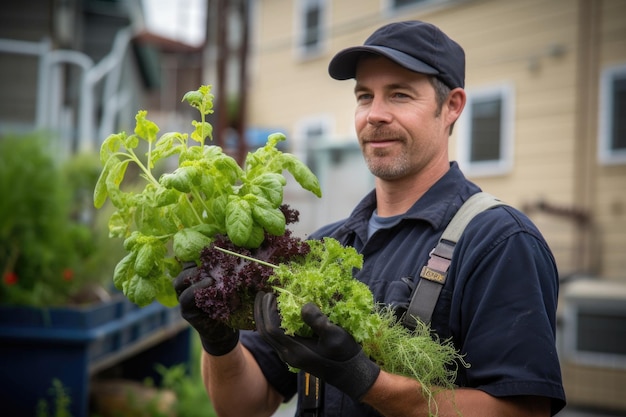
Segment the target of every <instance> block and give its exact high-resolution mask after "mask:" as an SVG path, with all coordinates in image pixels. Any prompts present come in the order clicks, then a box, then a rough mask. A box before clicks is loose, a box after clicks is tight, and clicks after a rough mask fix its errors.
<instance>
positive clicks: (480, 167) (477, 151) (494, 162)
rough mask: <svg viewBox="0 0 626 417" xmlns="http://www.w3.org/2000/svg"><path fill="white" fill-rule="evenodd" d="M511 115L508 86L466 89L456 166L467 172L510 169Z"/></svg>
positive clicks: (511, 147) (479, 173) (510, 95)
mask: <svg viewBox="0 0 626 417" xmlns="http://www.w3.org/2000/svg"><path fill="white" fill-rule="evenodd" d="M513 117H514V115H513V89H512V87H510V86H508V85H501V86H495V87H490V88H483V89H479V90H475V91H468V93H467V104H466V106H465V110H464V111H463V114H462V115H461V118H460V120H459V127H458V128H459V135H458V148H457V151H458V158H457V159H458V161H459V165H460V166H461V167H462V168H463V170H464V171H465V172H466V173H467V174H468V175H472V176H487V175H498V174H503V173H505V172H508V171H509V170H510V169H511V166H512V160H513V155H512V149H513Z"/></svg>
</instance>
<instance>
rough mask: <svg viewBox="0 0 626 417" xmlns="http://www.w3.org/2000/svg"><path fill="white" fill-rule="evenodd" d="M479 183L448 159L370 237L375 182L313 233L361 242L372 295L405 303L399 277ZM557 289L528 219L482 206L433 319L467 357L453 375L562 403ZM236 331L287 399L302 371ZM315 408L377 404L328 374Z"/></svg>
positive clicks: (327, 414)
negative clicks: (348, 210) (343, 214)
mask: <svg viewBox="0 0 626 417" xmlns="http://www.w3.org/2000/svg"><path fill="white" fill-rule="evenodd" d="M479 191H480V189H479V188H478V187H477V186H476V185H475V184H473V183H471V182H470V181H468V180H467V179H466V178H465V177H464V176H463V174H462V173H461V171H460V170H459V168H458V166H457V164H456V163H454V162H453V163H452V164H451V169H450V170H449V171H448V172H447V173H446V174H445V175H444V177H442V178H441V179H440V180H439V181H438V182H437V183H436V184H434V185H433V186H432V187H431V188H430V189H429V190H428V191H427V192H426V193H425V194H424V195H423V196H422V197H421V198H420V199H419V200H418V201H417V202H416V203H415V204H414V205H413V207H411V209H410V210H409V211H408V212H407V213H405V214H404V215H403V216H402V220H401V221H400V222H399V223H398V224H396V225H395V226H393V227H392V228H390V229H380V230H377V231H376V232H375V233H374V234H373V235H372V236H371V237H370V238H369V239H368V238H367V230H368V222H369V219H370V217H371V215H372V212H373V211H374V209H375V208H376V200H375V192H374V191H372V192H371V193H370V194H368V195H367V196H366V197H365V198H364V199H363V200H362V201H361V202H360V203H359V204H358V205H357V206H356V208H355V209H354V211H353V212H352V214H351V215H350V217H349V218H347V219H345V220H342V221H340V222H337V223H334V224H331V225H328V226H325V227H323V228H321V229H320V230H318V231H317V232H316V233H314V234H313V235H312V236H311V237H312V238H316V239H317V238H321V237H324V236H331V237H334V238H336V239H337V240H339V241H340V242H342V243H343V244H344V245H350V246H354V247H355V248H357V249H358V250H359V252H360V253H362V254H363V259H364V263H363V269H361V270H360V271H358V272H357V274H356V276H355V278H356V279H358V280H360V281H362V282H364V283H366V284H367V285H368V286H369V287H370V289H371V291H372V293H373V294H374V298H375V300H376V301H377V302H381V303H385V304H407V303H408V301H409V299H410V296H411V290H410V288H409V286H408V285H407V284H406V283H405V282H403V281H402V280H401V278H402V277H412V278H413V280H414V282H415V283H416V282H417V280H419V272H420V270H421V268H422V266H423V265H425V264H426V263H427V261H428V255H429V252H430V251H431V249H432V248H434V247H435V245H436V243H437V241H438V239H439V237H440V236H441V234H442V233H443V231H444V229H445V227H446V226H447V224H448V223H449V221H450V220H451V219H452V217H453V216H454V214H455V213H456V211H457V210H458V209H459V207H460V206H461V205H462V204H463V202H464V201H465V200H467V199H468V198H469V197H470V196H471V195H473V194H475V193H477V192H479ZM557 296H558V275H557V270H556V266H555V262H554V258H553V256H552V254H551V252H550V249H549V248H548V246H547V244H546V242H545V241H544V239H543V237H542V236H541V234H540V232H539V231H538V230H537V228H536V227H535V226H534V225H533V224H532V223H531V221H530V220H529V219H528V218H527V217H526V216H525V215H524V214H522V213H521V212H519V211H517V210H515V209H514V208H512V207H510V206H499V207H496V208H492V209H490V210H487V211H485V212H482V213H480V214H478V215H477V216H476V217H475V218H474V220H472V221H471V222H470V224H469V225H468V226H467V228H466V229H465V232H464V234H463V236H462V237H461V239H460V240H459V242H458V244H457V245H456V248H455V251H454V256H453V261H452V264H451V265H450V269H449V273H448V278H447V281H446V283H445V285H444V288H443V290H442V291H441V294H440V296H439V299H438V301H437V305H436V307H435V311H434V312H433V318H432V323H431V326H432V328H433V329H434V330H435V332H436V333H437V334H438V336H439V337H440V338H441V339H447V338H452V340H453V342H454V344H455V346H456V348H457V349H458V350H459V351H460V352H461V353H462V354H465V355H466V356H465V359H466V361H467V362H468V363H469V364H470V365H471V366H470V367H469V368H465V367H462V366H461V367H459V370H458V375H457V381H456V384H457V385H459V386H462V387H472V388H476V389H479V390H482V391H485V392H487V393H489V394H491V395H493V396H496V397H503V396H516V395H535V396H543V397H549V398H551V399H552V413H553V415H554V414H556V413H557V412H558V411H559V410H560V409H562V408H563V407H564V405H565V394H564V391H563V387H562V382H561V372H560V366H559V360H558V357H557V352H556V347H555V333H556V330H555V329H556V303H557ZM241 340H242V343H243V344H244V346H246V347H247V348H248V349H249V350H250V351H251V352H252V354H253V355H254V356H255V358H256V359H257V361H258V363H259V365H260V367H261V369H262V371H263V373H264V375H265V376H266V378H267V379H268V381H269V383H270V384H271V385H272V386H273V387H274V388H275V389H276V390H278V392H280V393H281V394H282V395H283V396H284V397H285V398H286V399H290V398H291V397H292V396H293V395H294V394H296V390H297V387H302V382H303V378H302V376H298V375H297V374H294V373H292V372H290V371H289V370H288V369H287V367H286V365H285V364H284V363H283V362H282V361H281V360H280V358H279V357H278V356H277V355H276V354H275V352H274V351H273V349H272V348H271V347H270V346H269V345H267V344H266V343H265V342H264V341H263V340H262V339H261V338H260V336H259V335H258V334H257V333H254V332H243V334H242V335H241ZM298 391H302V390H298ZM416 395H418V394H417V393H416ZM320 416H324V417H335V416H337V417H339V416H342V417H346V416H355V417H356V416H359V417H367V416H380V414H379V413H377V412H376V411H375V410H373V409H372V408H371V407H369V406H367V405H365V404H360V403H355V402H354V401H353V400H352V399H350V397H348V396H345V395H343V394H342V393H341V392H340V391H339V390H337V389H335V388H334V387H333V386H330V385H329V384H325V391H324V408H323V411H322V412H321V413H320Z"/></svg>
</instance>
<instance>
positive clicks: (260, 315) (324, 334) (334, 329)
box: [254, 292, 380, 401]
mask: <svg viewBox="0 0 626 417" xmlns="http://www.w3.org/2000/svg"><path fill="white" fill-rule="evenodd" d="M254 320H255V321H256V328H257V331H258V332H259V333H260V334H261V336H262V337H263V339H265V341H266V342H267V343H269V344H270V345H271V346H272V347H273V348H274V349H275V350H276V352H277V353H278V356H279V357H280V358H281V359H282V360H283V361H284V362H286V363H287V364H289V365H291V366H293V367H294V368H298V369H301V370H303V371H305V372H308V373H310V374H312V375H315V376H316V377H318V378H320V379H322V380H323V381H326V382H327V383H329V384H331V385H333V386H335V387H336V388H338V389H339V390H341V391H343V392H344V393H346V394H347V395H349V396H350V397H352V398H353V399H355V400H357V401H358V400H360V399H361V397H363V395H365V393H366V392H367V391H368V390H369V389H370V388H371V386H372V385H373V384H374V381H376V378H377V377H378V374H379V373H380V368H379V367H378V365H376V364H375V363H374V362H373V361H371V360H370V359H369V358H368V357H367V356H366V355H365V353H363V349H362V348H361V346H360V345H359V344H358V343H357V342H356V341H355V340H354V338H353V337H352V336H351V335H350V334H349V333H348V332H346V331H345V330H344V329H342V328H341V327H339V326H337V325H335V324H333V323H331V322H330V321H329V320H328V317H327V316H326V315H324V313H322V312H321V311H320V309H319V308H318V307H317V306H316V305H315V304H312V303H308V304H305V305H304V306H303V307H302V320H304V322H305V323H306V324H308V325H309V326H311V328H312V329H313V332H314V333H315V335H316V336H315V337H300V336H288V335H286V334H285V332H284V330H283V329H282V328H281V327H280V325H281V319H280V315H279V313H278V308H277V304H276V296H275V295H274V294H271V293H267V294H266V293H263V292H259V293H258V294H257V295H256V300H255V303H254Z"/></svg>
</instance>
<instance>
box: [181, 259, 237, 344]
mask: <svg viewBox="0 0 626 417" xmlns="http://www.w3.org/2000/svg"><path fill="white" fill-rule="evenodd" d="M197 273H198V268H197V267H196V264H195V263H193V262H188V263H185V265H184V267H183V270H182V271H181V273H180V274H178V276H177V277H176V279H175V280H174V289H175V290H176V295H177V296H178V302H179V303H180V312H181V315H182V316H183V318H184V319H185V320H187V322H188V323H189V324H190V325H191V326H192V327H193V328H194V329H196V331H197V332H198V334H199V335H200V341H201V342H202V347H203V348H204V350H205V351H206V352H207V353H209V354H211V355H213V356H222V355H225V354H227V353H228V352H230V351H231V350H233V349H234V348H235V346H237V342H239V330H236V329H232V328H230V327H228V326H227V325H225V324H224V323H222V322H219V321H216V320H213V319H211V318H209V316H208V315H207V314H206V313H205V312H204V311H202V310H201V309H200V308H198V306H196V299H195V294H194V293H195V290H196V289H198V288H206V287H209V286H211V285H213V278H211V277H207V278H205V279H203V280H202V281H200V282H197V283H195V284H192V280H191V277H193V276H194V275H195V274H197Z"/></svg>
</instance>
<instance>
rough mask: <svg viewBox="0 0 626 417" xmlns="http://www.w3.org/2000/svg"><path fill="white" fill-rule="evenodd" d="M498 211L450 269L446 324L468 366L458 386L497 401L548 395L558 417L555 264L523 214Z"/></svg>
mask: <svg viewBox="0 0 626 417" xmlns="http://www.w3.org/2000/svg"><path fill="white" fill-rule="evenodd" d="M494 211H497V214H495V215H494V214H493V213H492V214H491V215H487V213H483V216H484V217H483V221H479V222H477V224H475V225H474V226H473V227H471V229H470V227H468V229H467V230H466V232H469V233H467V236H471V237H470V238H468V239H466V241H465V242H463V240H461V241H459V245H458V248H457V249H458V251H457V252H458V253H457V252H455V254H454V257H455V258H456V259H457V263H456V264H453V265H451V269H450V276H451V277H456V278H455V279H456V280H457V282H456V285H454V287H453V288H454V290H453V292H452V294H451V297H450V302H451V306H450V311H451V314H450V318H449V320H450V321H449V325H450V328H451V330H452V333H453V336H454V338H455V339H456V340H457V342H458V348H459V349H460V350H461V353H463V354H465V355H466V356H465V359H466V360H467V362H468V363H469V365H470V366H469V367H468V368H464V369H461V372H460V374H461V376H460V382H462V385H465V386H469V387H474V388H477V389H480V390H483V391H485V392H487V393H489V394H491V395H493V396H496V397H501V396H517V395H533V396H542V397H549V398H551V399H552V412H553V414H556V412H558V410H560V409H561V408H563V407H564V405H565V395H564V391H563V387H562V380H561V371H560V365H559V359H558V355H557V351H556V340H555V338H556V336H555V334H556V305H557V299H558V273H557V269H556V265H555V262H554V258H553V256H552V254H551V252H550V250H549V248H548V246H547V244H546V243H545V241H544V240H543V238H542V237H541V235H540V233H539V231H538V230H537V229H536V228H535V227H534V226H533V225H532V223H530V221H529V220H528V219H526V218H525V217H524V216H523V215H521V214H519V213H518V212H516V211H514V210H513V209H510V208H502V209H496V210H494ZM489 218H491V220H485V219H489ZM464 236H465V235H464ZM458 260H461V261H458Z"/></svg>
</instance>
